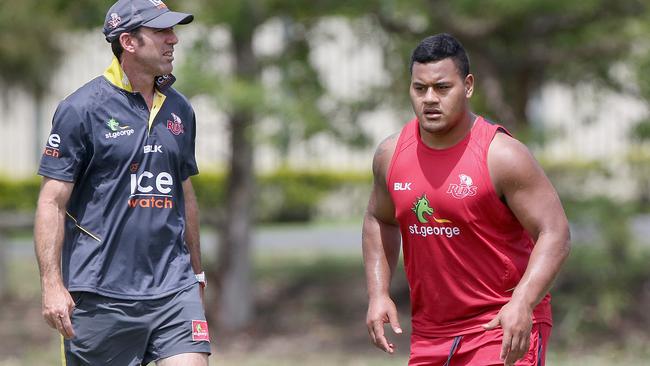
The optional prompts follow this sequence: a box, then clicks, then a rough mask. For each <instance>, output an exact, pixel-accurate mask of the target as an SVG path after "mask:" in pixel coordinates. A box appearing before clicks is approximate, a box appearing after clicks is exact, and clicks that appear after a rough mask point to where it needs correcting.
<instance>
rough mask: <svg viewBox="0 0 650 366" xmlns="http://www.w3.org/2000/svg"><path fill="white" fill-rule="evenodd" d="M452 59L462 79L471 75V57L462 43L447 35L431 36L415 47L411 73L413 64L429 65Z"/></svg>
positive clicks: (411, 67) (411, 68)
mask: <svg viewBox="0 0 650 366" xmlns="http://www.w3.org/2000/svg"><path fill="white" fill-rule="evenodd" d="M446 58H451V59H452V61H454V64H456V68H457V69H458V72H459V73H460V76H461V77H462V78H465V77H466V76H467V75H468V74H469V57H468V56H467V53H466V52H465V48H463V45H462V44H460V42H459V41H458V40H457V39H456V38H454V37H453V36H451V35H450V34H447V33H439V34H436V35H433V36H429V37H427V38H425V39H423V40H422V42H420V44H419V45H418V46H417V47H415V49H414V50H413V53H412V54H411V65H410V68H409V70H410V72H411V73H413V64H414V63H416V62H418V63H428V62H435V61H440V60H443V59H446Z"/></svg>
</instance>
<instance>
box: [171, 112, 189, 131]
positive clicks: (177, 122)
mask: <svg viewBox="0 0 650 366" xmlns="http://www.w3.org/2000/svg"><path fill="white" fill-rule="evenodd" d="M167 129H168V130H169V131H171V133H173V134H174V135H176V136H178V135H180V134H182V133H183V132H185V128H184V127H183V121H181V118H180V117H179V116H177V115H175V114H174V113H172V120H171V121H169V120H168V121H167Z"/></svg>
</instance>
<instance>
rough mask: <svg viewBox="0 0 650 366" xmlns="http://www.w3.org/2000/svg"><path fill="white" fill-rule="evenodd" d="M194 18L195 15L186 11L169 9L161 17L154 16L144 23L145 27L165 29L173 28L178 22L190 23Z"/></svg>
mask: <svg viewBox="0 0 650 366" xmlns="http://www.w3.org/2000/svg"><path fill="white" fill-rule="evenodd" d="M192 20H194V15H192V14H186V13H177V12H175V11H168V12H166V13H163V14H161V15H160V16H159V17H156V18H153V19H151V20H150V21H148V22H146V23H143V24H142V26H143V27H149V28H156V29H165V28H171V27H173V26H175V25H177V24H188V23H191V22H192Z"/></svg>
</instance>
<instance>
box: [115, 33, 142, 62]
mask: <svg viewBox="0 0 650 366" xmlns="http://www.w3.org/2000/svg"><path fill="white" fill-rule="evenodd" d="M129 34H130V35H131V37H135V39H137V40H138V42H142V36H140V28H136V29H134V30H132V31H130V32H129ZM111 50H113V54H114V55H115V57H117V59H118V61H122V59H121V57H122V53H123V52H124V48H122V44H121V43H120V37H117V38H115V39H114V40H113V42H111Z"/></svg>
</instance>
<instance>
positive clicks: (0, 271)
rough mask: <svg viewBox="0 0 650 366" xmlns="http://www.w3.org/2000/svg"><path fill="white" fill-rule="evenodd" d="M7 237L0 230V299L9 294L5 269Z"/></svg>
mask: <svg viewBox="0 0 650 366" xmlns="http://www.w3.org/2000/svg"><path fill="white" fill-rule="evenodd" d="M6 239H7V237H6V236H5V235H4V233H3V232H2V231H0V300H2V299H6V298H7V297H8V296H9V279H8V276H7V275H8V272H9V271H8V270H7V251H8V250H7V247H8V245H9V243H8V242H7V240H6Z"/></svg>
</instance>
